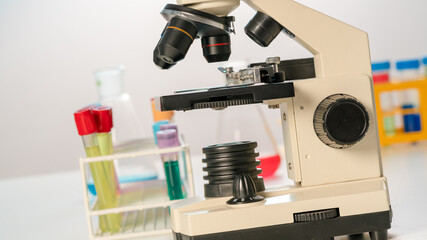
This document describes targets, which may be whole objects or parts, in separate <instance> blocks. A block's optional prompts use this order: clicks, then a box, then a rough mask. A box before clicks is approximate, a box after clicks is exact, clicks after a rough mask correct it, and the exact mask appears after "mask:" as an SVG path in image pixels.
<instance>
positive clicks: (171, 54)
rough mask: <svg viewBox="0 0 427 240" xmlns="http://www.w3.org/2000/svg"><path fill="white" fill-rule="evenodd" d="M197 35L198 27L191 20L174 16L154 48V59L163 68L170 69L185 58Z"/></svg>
mask: <svg viewBox="0 0 427 240" xmlns="http://www.w3.org/2000/svg"><path fill="white" fill-rule="evenodd" d="M196 35H197V27H196V26H195V25H193V23H191V22H190V21H187V20H185V19H183V18H180V17H174V18H172V19H171V21H170V22H169V24H168V25H167V26H166V28H165V29H164V31H163V35H162V38H161V39H160V41H159V43H158V44H157V46H156V48H155V49H154V53H153V61H154V63H155V64H156V65H157V66H158V67H160V68H161V69H169V68H171V67H172V66H173V65H175V64H176V62H178V61H180V60H182V59H184V57H185V55H186V54H187V51H188V49H189V48H190V46H191V44H192V43H193V41H194V38H195V37H196Z"/></svg>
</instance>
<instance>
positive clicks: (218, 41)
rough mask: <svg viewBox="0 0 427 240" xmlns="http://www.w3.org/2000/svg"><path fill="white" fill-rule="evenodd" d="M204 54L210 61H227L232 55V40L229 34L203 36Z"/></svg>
mask: <svg viewBox="0 0 427 240" xmlns="http://www.w3.org/2000/svg"><path fill="white" fill-rule="evenodd" d="M202 48H203V56H204V57H205V59H206V60H207V61H208V62H209V63H212V62H222V61H227V60H228V58H229V57H230V55H231V40H230V36H229V35H228V34H225V35H218V36H209V37H203V38H202Z"/></svg>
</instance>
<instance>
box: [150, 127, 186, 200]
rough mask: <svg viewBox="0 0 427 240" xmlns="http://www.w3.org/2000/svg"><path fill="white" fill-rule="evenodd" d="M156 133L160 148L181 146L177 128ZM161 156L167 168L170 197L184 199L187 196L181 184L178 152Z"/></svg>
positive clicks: (171, 198)
mask: <svg viewBox="0 0 427 240" xmlns="http://www.w3.org/2000/svg"><path fill="white" fill-rule="evenodd" d="M156 135H157V142H158V146H159V148H172V147H178V146H180V143H179V140H178V133H177V131H176V130H175V129H168V130H164V131H159V132H157V134H156ZM161 156H162V161H163V166H164V169H165V175H166V183H167V188H168V195H169V199H170V200H178V199H183V198H184V197H185V196H184V191H183V189H182V187H183V186H182V184H181V175H180V171H179V162H178V159H179V155H178V152H172V153H163V154H162V155H161Z"/></svg>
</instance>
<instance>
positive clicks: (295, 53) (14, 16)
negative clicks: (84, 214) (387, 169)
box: [0, 0, 427, 178]
mask: <svg viewBox="0 0 427 240" xmlns="http://www.w3.org/2000/svg"><path fill="white" fill-rule="evenodd" d="M299 2H301V3H303V4H306V5H308V6H310V7H312V8H314V9H316V10H319V11H321V12H324V13H326V14H328V15H331V16H333V17H335V18H338V19H340V20H342V21H344V22H347V23H349V24H351V25H354V26H356V27H358V28H361V29H364V30H365V31H367V32H368V33H369V35H370V41H371V53H372V58H373V60H382V59H396V58H412V57H418V56H423V55H426V54H427V30H426V23H427V21H426V20H427V17H426V15H425V11H426V9H427V2H426V1H423V0H407V1H389V0H375V1H372V0H300V1H299ZM166 3H167V1H164V0H162V1H159V0H152V1H144V0H139V1H137V0H89V1H88V0H72V1H64V0H0V83H1V85H0V178H5V177H12V176H19V175H28V174H38V173H48V172H54V171H64V170H72V169H77V168H78V158H79V157H80V156H82V155H83V154H84V152H83V147H82V143H81V140H80V137H79V136H78V135H77V132H76V129H75V125H74V119H73V115H72V114H73V112H74V111H75V110H76V109H78V108H80V107H81V106H84V105H86V104H89V103H92V102H94V101H96V100H97V93H96V88H95V82H94V78H93V74H92V73H93V70H95V69H98V68H102V67H106V66H115V65H118V64H123V65H125V66H126V73H125V88H126V90H127V92H128V93H130V95H131V96H132V98H133V100H134V104H135V106H136V107H137V110H138V113H139V114H140V116H141V117H143V118H145V119H147V121H150V122H151V112H150V106H149V99H150V98H151V97H153V96H158V95H162V94H170V93H172V92H173V91H174V90H178V89H188V88H196V87H207V86H216V85H220V84H222V81H223V76H222V75H221V73H220V72H218V71H217V70H216V67H217V65H209V64H207V63H206V61H205V60H204V59H203V56H202V53H201V48H200V42H199V40H197V41H196V42H195V43H194V44H193V46H192V48H191V49H190V51H189V53H188V55H187V57H186V59H185V60H184V61H183V62H180V63H179V64H178V65H177V66H175V67H174V68H173V69H171V70H169V71H161V70H158V69H157V68H156V67H155V66H154V64H153V63H152V51H153V49H154V46H155V45H156V44H157V41H158V40H159V36H160V33H161V31H162V29H163V27H164V25H165V21H164V20H163V19H162V17H161V16H160V14H159V12H160V10H161V9H162V8H163V7H164V5H165V4H166ZM233 15H234V16H236V17H237V21H236V28H237V35H236V36H232V45H233V54H232V57H231V60H234V61H238V60H249V61H252V62H253V61H262V60H264V59H265V58H266V57H268V56H281V57H282V59H293V58H302V57H309V56H310V54H309V53H308V52H307V51H305V50H304V49H302V48H301V47H300V46H299V45H297V44H296V43H294V42H293V41H292V40H290V39H288V38H287V37H286V36H284V35H281V36H280V37H279V38H278V39H276V41H274V42H273V44H272V45H271V46H270V47H269V48H267V49H263V48H261V47H258V46H257V45H256V44H255V43H253V42H252V41H251V40H250V39H249V38H247V37H246V36H245V34H244V31H243V28H244V26H245V25H246V23H247V22H248V21H249V20H250V18H251V17H252V16H253V15H254V11H253V10H251V9H250V8H249V7H247V6H246V5H244V4H242V6H241V7H240V8H239V9H237V10H236V11H235V12H233ZM237 109H238V108H237ZM237 111H238V110H237ZM274 113H275V112H269V113H268V115H269V117H270V118H274V116H276V115H274ZM216 116H217V113H216V112H214V111H211V110H202V111H194V112H188V113H178V114H177V117H176V118H177V121H178V123H179V124H180V128H181V129H182V132H184V134H185V136H186V139H187V142H189V143H190V144H191V146H192V152H193V153H194V152H195V153H199V152H200V149H201V148H202V147H203V146H205V145H208V144H211V143H214V139H215V130H214V129H215V128H213V127H206V126H209V125H207V124H211V125H213V126H215V125H216V119H215V118H216ZM195 119H197V123H195ZM275 127H277V126H275Z"/></svg>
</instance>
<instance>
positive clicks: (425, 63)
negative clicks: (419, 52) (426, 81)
mask: <svg viewBox="0 0 427 240" xmlns="http://www.w3.org/2000/svg"><path fill="white" fill-rule="evenodd" d="M423 66H424V68H423V69H424V72H423V73H424V78H427V57H424V58H423Z"/></svg>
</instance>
